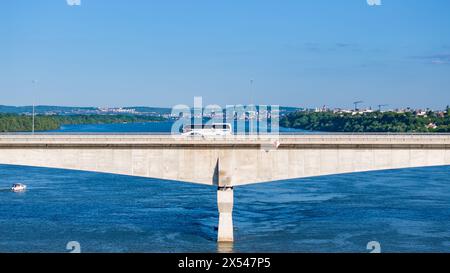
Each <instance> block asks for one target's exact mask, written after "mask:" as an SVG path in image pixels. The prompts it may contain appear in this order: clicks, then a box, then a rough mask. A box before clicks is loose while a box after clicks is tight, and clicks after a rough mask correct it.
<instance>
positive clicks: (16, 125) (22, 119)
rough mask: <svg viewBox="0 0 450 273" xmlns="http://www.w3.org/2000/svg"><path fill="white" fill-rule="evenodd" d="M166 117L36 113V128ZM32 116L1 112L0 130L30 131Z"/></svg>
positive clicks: (149, 119) (45, 128)
mask: <svg viewBox="0 0 450 273" xmlns="http://www.w3.org/2000/svg"><path fill="white" fill-rule="evenodd" d="M164 120H165V119H164V118H162V117H157V116H140V115H64V116H62V115H36V116H35V130H36V131H50V130H57V129H59V128H60V127H61V126H62V125H70V124H111V123H124V122H156V121H164ZM32 124H33V123H32V116H31V115H20V114H0V132H29V131H31V130H32Z"/></svg>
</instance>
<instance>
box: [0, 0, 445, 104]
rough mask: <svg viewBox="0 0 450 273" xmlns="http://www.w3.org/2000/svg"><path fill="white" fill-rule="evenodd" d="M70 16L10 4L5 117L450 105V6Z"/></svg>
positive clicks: (337, 5)
mask: <svg viewBox="0 0 450 273" xmlns="http://www.w3.org/2000/svg"><path fill="white" fill-rule="evenodd" d="M71 3H75V4H73V5H68V2H67V1H65V0H59V1H54V0H52V1H49V0H48V1H47V0H46V1H29V0H5V1H4V2H3V3H2V8H1V10H0V33H2V38H1V39H2V40H1V43H0V59H1V60H2V64H1V65H0V94H1V97H0V104H1V105H15V106H21V105H31V104H33V103H36V104H39V105H58V106H80V107H81V106H92V107H121V106H122V107H124V106H152V107H172V106H173V105H176V104H187V105H192V103H193V98H194V96H202V97H203V100H204V104H205V105H208V104H219V105H222V106H224V105H227V104H233V105H234V104H250V103H255V104H277V105H282V106H292V107H305V108H315V107H322V106H323V105H326V106H327V107H329V108H346V109H351V108H353V102H355V101H360V100H361V101H364V104H362V105H361V107H362V108H366V107H369V106H372V107H373V108H377V106H378V105H383V104H388V105H389V106H387V108H406V107H412V108H420V109H426V108H431V109H435V110H439V109H445V107H446V105H448V104H450V77H449V76H448V75H450V28H449V26H450V16H448V13H449V11H450V2H449V1H446V0H430V1H419V0H416V1H410V0H395V1H394V0H384V1H382V5H381V6H370V5H368V4H367V1H366V0H352V1H329V0H314V1H312V0H311V1H294V0H292V1H291V0H285V1H270V0H249V1H207V0H198V1H192V2H187V1H181V0H178V1H176V0H174V1H144V0H136V1H132V3H131V2H130V1H107V0H95V1H93V0H83V1H82V2H78V1H75V2H71ZM33 80H35V81H36V83H33Z"/></svg>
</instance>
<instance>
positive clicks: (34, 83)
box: [31, 80, 37, 135]
mask: <svg viewBox="0 0 450 273" xmlns="http://www.w3.org/2000/svg"><path fill="white" fill-rule="evenodd" d="M36 83H37V81H36V80H33V94H32V95H31V97H32V105H33V106H32V108H33V111H32V124H31V134H32V135H34V122H35V120H34V119H35V101H34V94H35V92H36Z"/></svg>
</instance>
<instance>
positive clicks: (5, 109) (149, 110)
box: [0, 105, 302, 115]
mask: <svg viewBox="0 0 450 273" xmlns="http://www.w3.org/2000/svg"><path fill="white" fill-rule="evenodd" d="M122 109H125V110H129V109H134V110H135V111H136V113H137V114H140V113H142V114H153V115H164V114H170V113H171V112H172V109H171V108H165V107H149V106H127V107H122ZM301 109H302V108H297V107H284V106H281V107H280V112H281V114H282V115H283V114H287V113H291V112H295V111H298V110H301ZM32 111H33V108H32V106H30V105H28V106H7V105H0V113H4V114H5V113H8V114H29V113H31V112H32ZM35 112H36V114H54V115H71V114H73V115H78V114H99V113H100V112H99V108H97V107H70V106H50V105H37V106H36V107H35Z"/></svg>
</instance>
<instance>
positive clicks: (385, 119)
mask: <svg viewBox="0 0 450 273" xmlns="http://www.w3.org/2000/svg"><path fill="white" fill-rule="evenodd" d="M448 113H449V111H447V113H446V114H445V113H444V114H439V113H435V112H432V111H429V112H427V114H426V115H425V116H417V115H415V114H413V113H410V112H406V113H396V112H372V113H363V114H356V115H353V114H351V113H334V112H331V111H329V112H313V111H302V112H294V113H291V114H288V115H287V116H285V117H283V118H282V119H281V124H280V125H281V126H283V127H288V128H296V129H303V130H312V131H323V132H392V133H406V132H409V133H413V132H450V116H449V114H448ZM435 126H436V128H433V127H435Z"/></svg>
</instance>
